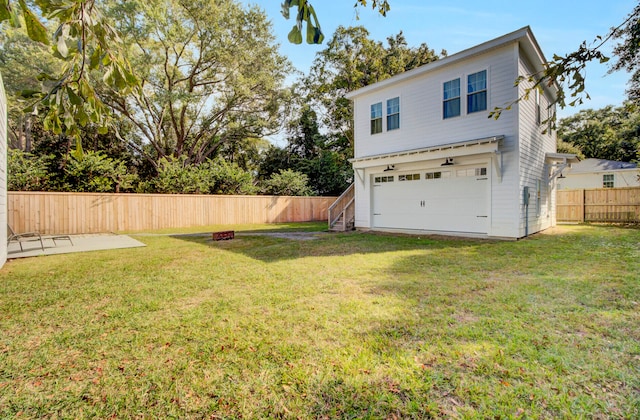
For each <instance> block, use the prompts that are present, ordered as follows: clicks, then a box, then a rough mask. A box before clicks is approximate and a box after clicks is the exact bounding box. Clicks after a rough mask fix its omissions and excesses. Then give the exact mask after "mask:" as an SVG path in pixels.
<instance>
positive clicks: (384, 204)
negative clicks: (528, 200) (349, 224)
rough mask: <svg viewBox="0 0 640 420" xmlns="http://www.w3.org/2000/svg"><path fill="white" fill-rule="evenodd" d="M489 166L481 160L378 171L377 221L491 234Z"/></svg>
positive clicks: (401, 226) (375, 185)
mask: <svg viewBox="0 0 640 420" xmlns="http://www.w3.org/2000/svg"><path fill="white" fill-rule="evenodd" d="M488 171H489V166H488V165H476V166H469V167H456V168H446V169H442V170H440V169H438V170H423V171H412V172H407V173H393V174H391V173H389V172H386V173H382V174H378V175H374V176H373V177H372V178H373V179H372V181H373V183H372V185H373V189H372V194H373V197H372V209H373V226H374V227H376V228H390V229H420V230H436V231H449V232H469V233H487V232H488V221H489V217H488V216H489V195H490V188H489V172H488Z"/></svg>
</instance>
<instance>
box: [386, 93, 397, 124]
mask: <svg viewBox="0 0 640 420" xmlns="http://www.w3.org/2000/svg"><path fill="white" fill-rule="evenodd" d="M398 128H400V98H392V99H387V131H391V130H396V129H398Z"/></svg>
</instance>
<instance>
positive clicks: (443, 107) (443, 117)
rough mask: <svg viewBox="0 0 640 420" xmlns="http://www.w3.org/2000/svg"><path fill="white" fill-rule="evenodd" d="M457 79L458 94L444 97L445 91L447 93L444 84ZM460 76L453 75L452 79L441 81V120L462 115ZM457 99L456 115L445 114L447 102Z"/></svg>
mask: <svg viewBox="0 0 640 420" xmlns="http://www.w3.org/2000/svg"><path fill="white" fill-rule="evenodd" d="M456 80H457V81H458V96H452V97H451V98H446V97H445V96H446V93H447V89H446V84H447V83H451V82H454V81H456ZM460 80H461V78H460V77H455V78H453V79H450V80H447V81H445V82H442V119H443V120H448V119H449V118H455V117H460V116H461V115H462V89H461V86H460ZM455 100H457V101H458V113H457V114H456V115H449V116H447V115H446V111H445V110H446V109H447V104H448V103H450V102H453V101H455Z"/></svg>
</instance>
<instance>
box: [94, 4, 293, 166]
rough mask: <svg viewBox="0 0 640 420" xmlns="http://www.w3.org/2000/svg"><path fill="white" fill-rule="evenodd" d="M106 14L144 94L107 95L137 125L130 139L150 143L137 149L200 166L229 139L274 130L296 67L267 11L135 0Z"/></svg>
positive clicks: (112, 7) (113, 6)
mask: <svg viewBox="0 0 640 420" xmlns="http://www.w3.org/2000/svg"><path fill="white" fill-rule="evenodd" d="M108 14H109V17H110V18H111V19H112V20H113V21H114V22H116V23H115V25H116V27H117V29H118V30H119V31H120V33H121V35H122V37H123V39H124V42H125V43H126V45H127V49H126V50H125V54H126V56H127V57H128V59H129V60H130V61H131V63H133V65H134V67H135V68H136V71H137V74H138V76H139V78H140V80H141V84H142V88H141V90H140V91H136V92H134V93H133V94H131V95H128V96H123V95H119V94H118V92H114V91H108V90H104V91H101V93H100V94H101V95H102V97H103V98H104V100H105V102H106V103H108V104H109V106H111V107H112V108H113V109H114V110H115V112H116V113H117V114H118V115H120V116H121V117H122V118H124V119H126V120H128V121H129V122H130V123H131V124H132V125H133V127H134V128H135V130H134V131H133V132H131V133H130V134H129V136H128V140H131V139H136V138H139V139H143V140H144V142H145V143H148V144H149V145H151V147H150V148H141V147H136V146H135V145H134V147H136V150H137V151H138V153H140V154H142V155H145V156H147V157H148V158H149V160H150V161H153V162H157V161H158V160H159V159H161V158H163V157H168V156H174V157H180V156H183V155H184V156H186V157H187V161H188V163H202V162H204V161H205V160H206V159H208V158H211V157H214V156H215V155H216V154H217V153H218V152H219V151H220V150H221V148H222V147H223V146H224V145H225V144H227V143H234V142H236V143H237V142H239V141H242V140H243V139H251V138H260V137H262V136H263V135H266V134H268V133H270V132H272V131H274V130H276V128H277V127H278V124H279V122H278V118H276V117H277V116H278V114H279V111H280V107H281V105H282V104H281V99H282V98H283V95H284V94H285V93H284V91H283V89H282V83H283V81H284V77H285V75H286V74H287V73H288V71H289V70H290V64H289V63H288V61H287V60H286V59H285V58H284V57H282V56H281V55H280V54H279V53H278V46H277V45H276V44H275V42H274V37H273V35H272V34H271V24H270V23H269V21H268V20H267V18H266V16H265V15H264V13H263V12H262V11H261V10H259V9H258V8H256V7H251V8H249V9H247V10H245V9H244V8H243V7H241V6H240V5H239V4H238V3H237V2H235V1H233V0H199V1H196V2H185V1H179V0H171V1H161V0H152V1H142V0H135V1H128V2H124V3H123V2H112V3H111V4H110V8H109V10H108Z"/></svg>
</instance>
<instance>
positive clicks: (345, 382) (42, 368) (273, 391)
mask: <svg viewBox="0 0 640 420" xmlns="http://www.w3.org/2000/svg"><path fill="white" fill-rule="evenodd" d="M313 227H314V229H317V224H316V225H313ZM325 228H326V225H325ZM216 229H217V230H222V229H224V230H229V229H232V230H236V231H238V230H241V231H243V234H242V236H237V238H238V239H236V240H234V241H221V242H213V243H212V241H211V236H210V235H207V236H205V235H188V236H186V235H145V236H139V237H137V239H138V240H140V241H142V242H144V243H145V244H146V245H147V246H146V247H141V248H131V249H127V250H113V251H98V252H90V253H78V254H66V255H52V256H48V257H46V258H29V259H22V260H14V261H12V262H10V263H7V264H5V266H4V267H3V268H2V270H0V283H1V284H2V287H0V325H1V326H2V334H1V335H0V349H1V352H0V357H1V358H2V359H1V360H2V384H3V386H0V417H1V418H16V417H23V418H49V417H61V418H110V417H115V418H135V417H148V418H167V417H173V418H229V419H232V418H233V419H235V418H247V419H258V418H269V419H270V418H286V419H289V418H302V419H306V418H345V419H346V418H348V419H356V418H358V419H359V418H363V419H373V418H375V419H378V418H379V419H393V418H399V419H411V418H414V419H425V418H460V419H471V418H474V419H475V418H477V419H489V418H491V419H495V418H501V419H511V418H512V419H516V418H523V419H524V418H527V419H529V418H530V419H551V418H596V419H608V418H616V419H624V418H627V419H633V418H638V417H639V416H640V411H639V410H640V405H639V403H640V396H639V395H638V388H639V387H640V378H639V376H638V354H639V352H640V344H639V341H638V338H639V337H638V325H640V311H638V302H640V282H638V272H639V271H640V259H638V244H639V243H640V231H639V230H638V229H628V228H627V229H625V228H612V227H591V226H562V227H559V228H558V229H556V230H554V233H547V234H541V235H535V236H533V237H530V238H528V239H526V240H523V241H518V242H513V241H487V240H483V241H479V240H474V239H463V238H456V239H443V238H434V237H425V236H421V237H420V238H418V237H416V236H390V235H375V234H353V233H351V234H333V235H328V234H327V235H317V233H316V236H319V238H318V239H315V240H307V241H296V240H289V239H282V238H279V237H273V236H263V235H261V236H258V235H252V234H251V231H250V232H247V229H246V228H245V227H242V226H218V227H200V228H199V230H193V229H189V230H188V231H189V232H207V231H208V232H211V231H212V230H216ZM251 229H252V231H253V232H260V233H261V231H264V230H269V231H270V232H274V233H276V234H277V233H279V231H278V229H277V228H276V227H274V226H271V225H269V226H252V227H251ZM185 231H187V230H185ZM180 232H182V231H180ZM171 233H177V231H172V232H171Z"/></svg>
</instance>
